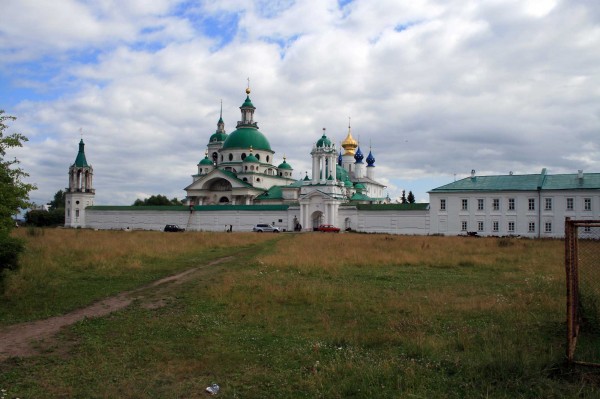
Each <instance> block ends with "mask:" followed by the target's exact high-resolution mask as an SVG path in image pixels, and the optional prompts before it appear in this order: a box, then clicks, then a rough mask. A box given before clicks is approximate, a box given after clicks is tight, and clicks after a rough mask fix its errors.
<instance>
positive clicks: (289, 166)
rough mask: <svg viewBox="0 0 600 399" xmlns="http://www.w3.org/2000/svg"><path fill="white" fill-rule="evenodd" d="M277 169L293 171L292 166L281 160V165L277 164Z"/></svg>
mask: <svg viewBox="0 0 600 399" xmlns="http://www.w3.org/2000/svg"><path fill="white" fill-rule="evenodd" d="M277 168H278V169H293V168H292V165H290V164H289V163H287V162H286V160H285V159H284V160H283V162H282V163H280V164H279V166H278V167H277Z"/></svg>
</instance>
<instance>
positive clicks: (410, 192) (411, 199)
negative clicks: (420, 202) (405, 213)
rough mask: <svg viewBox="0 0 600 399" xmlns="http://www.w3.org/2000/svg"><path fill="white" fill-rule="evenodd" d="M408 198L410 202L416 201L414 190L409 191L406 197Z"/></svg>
mask: <svg viewBox="0 0 600 399" xmlns="http://www.w3.org/2000/svg"><path fill="white" fill-rule="evenodd" d="M406 200H407V201H408V203H409V204H414V203H415V195H414V194H413V193H412V191H409V192H408V197H407V198H406Z"/></svg>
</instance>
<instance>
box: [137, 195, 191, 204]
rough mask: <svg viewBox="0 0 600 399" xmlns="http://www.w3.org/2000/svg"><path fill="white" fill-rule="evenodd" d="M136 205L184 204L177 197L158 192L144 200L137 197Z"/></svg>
mask: <svg viewBox="0 0 600 399" xmlns="http://www.w3.org/2000/svg"><path fill="white" fill-rule="evenodd" d="M133 205H134V206H157V205H158V206H160V205H183V204H182V203H181V201H179V200H178V199H177V198H173V199H171V200H170V199H168V198H167V197H166V196H164V195H161V194H158V195H151V196H150V197H149V198H145V199H143V200H141V199H139V198H138V199H136V200H135V202H134V203H133Z"/></svg>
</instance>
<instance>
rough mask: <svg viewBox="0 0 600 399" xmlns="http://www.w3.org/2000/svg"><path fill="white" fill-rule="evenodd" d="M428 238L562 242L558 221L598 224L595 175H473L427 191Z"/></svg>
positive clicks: (599, 189)
mask: <svg viewBox="0 0 600 399" xmlns="http://www.w3.org/2000/svg"><path fill="white" fill-rule="evenodd" d="M429 200H430V223H431V226H430V233H431V234H444V235H459V234H468V233H477V235H483V236H511V235H517V236H524V237H531V238H542V237H563V236H564V221H565V218H567V217H569V218H572V219H591V220H593V219H595V220H598V219H600V173H583V171H579V173H574V174H558V175H550V174H547V173H546V169H543V170H542V171H541V172H540V173H539V174H529V175H514V174H508V175H497V176H477V175H476V174H475V171H472V173H471V176H470V177H468V178H465V179H461V180H458V181H455V182H453V183H449V184H446V185H444V186H441V187H438V188H435V189H433V190H431V191H429Z"/></svg>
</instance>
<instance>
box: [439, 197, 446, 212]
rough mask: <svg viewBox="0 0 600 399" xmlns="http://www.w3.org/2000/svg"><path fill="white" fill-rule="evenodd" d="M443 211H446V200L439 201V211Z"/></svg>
mask: <svg viewBox="0 0 600 399" xmlns="http://www.w3.org/2000/svg"><path fill="white" fill-rule="evenodd" d="M445 210H446V200H445V199H441V200H440V211H445Z"/></svg>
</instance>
